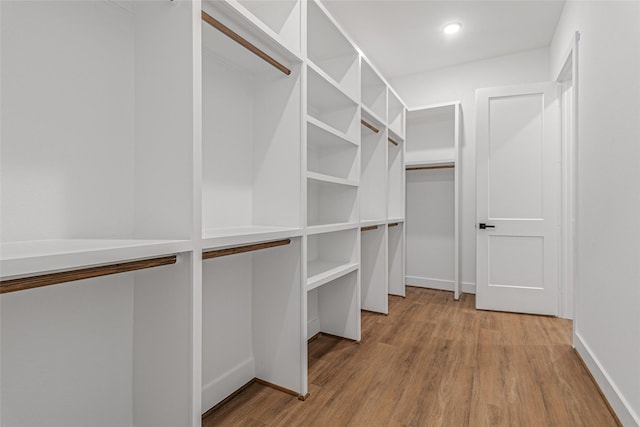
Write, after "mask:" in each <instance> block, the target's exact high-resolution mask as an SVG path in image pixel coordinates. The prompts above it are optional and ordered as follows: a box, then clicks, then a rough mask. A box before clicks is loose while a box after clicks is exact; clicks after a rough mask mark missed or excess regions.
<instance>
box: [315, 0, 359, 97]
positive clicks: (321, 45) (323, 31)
mask: <svg viewBox="0 0 640 427" xmlns="http://www.w3.org/2000/svg"><path fill="white" fill-rule="evenodd" d="M307 58H308V60H309V62H311V63H313V64H315V65H316V66H317V67H318V68H320V69H321V70H322V71H323V72H324V73H326V75H327V76H328V77H329V79H330V80H332V81H333V82H335V84H337V86H338V87H339V88H340V89H341V90H342V91H343V92H344V93H346V94H347V95H348V96H349V97H351V98H352V99H356V100H357V99H360V83H359V82H360V71H359V62H360V55H359V53H358V51H357V50H356V49H355V47H354V46H353V45H352V44H351V42H350V41H349V40H348V39H347V38H346V37H345V36H344V34H343V33H342V31H340V29H339V28H338V26H337V25H336V23H335V21H334V20H333V18H332V17H331V16H330V15H329V14H328V13H327V11H326V9H325V8H324V6H322V5H321V4H320V3H319V2H318V1H317V0H309V1H307Z"/></svg>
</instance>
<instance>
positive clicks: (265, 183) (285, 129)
mask: <svg viewBox="0 0 640 427" xmlns="http://www.w3.org/2000/svg"><path fill="white" fill-rule="evenodd" d="M215 4H216V5H217V2H216V3H215ZM203 11H204V12H206V13H208V14H209V15H211V16H213V17H214V18H215V19H216V20H218V21H220V22H222V23H223V24H224V25H226V26H227V27H229V28H231V29H232V30H233V31H235V32H236V33H238V34H239V35H241V36H242V37H244V38H245V39H247V40H249V41H250V42H251V43H253V44H254V45H256V46H258V47H259V48H260V49H262V50H263V51H264V52H266V53H267V54H269V55H270V56H271V57H273V58H274V59H276V60H277V61H279V62H280V63H281V64H283V65H284V66H286V67H287V68H289V70H290V74H289V75H287V74H285V73H283V72H281V71H280V70H278V69H277V68H275V67H273V66H271V64H269V63H267V62H266V61H263V60H262V59H261V58H259V57H258V56H256V55H254V54H253V53H251V52H250V51H248V50H247V49H245V48H244V47H243V46H241V45H239V44H237V43H236V42H235V41H234V40H232V39H230V38H229V37H227V36H225V35H224V34H222V33H221V32H219V31H218V30H217V29H216V28H214V27H212V26H211V25H209V23H207V22H204V21H203V22H202V110H203V120H202V126H203V127H202V229H203V238H204V239H210V241H212V242H215V241H219V240H220V239H222V238H223V237H225V236H226V237H229V236H232V235H233V234H234V233H236V234H237V235H244V234H249V235H251V234H253V233H260V232H263V231H264V230H267V231H268V230H272V231H273V232H279V231H285V230H295V229H298V228H300V227H301V226H302V198H301V193H302V170H301V166H300V165H301V163H302V162H301V159H302V155H301V153H302V151H301V150H302V149H301V145H302V144H301V140H302V135H301V132H302V126H301V121H302V117H301V111H300V110H301V108H300V103H301V91H302V89H301V76H300V74H301V73H300V71H301V62H300V61H299V60H298V59H297V58H296V57H295V56H294V55H292V54H291V53H290V52H289V51H288V50H286V49H285V48H284V47H282V46H280V45H277V44H275V43H272V42H270V41H269V40H268V39H267V38H266V37H265V36H264V35H261V34H260V33H259V32H257V30H256V29H255V28H253V27H251V26H250V25H249V23H248V22H245V21H243V20H242V19H239V18H238V17H235V16H231V15H227V14H226V12H227V11H226V10H225V9H224V8H222V7H220V8H217V7H214V6H213V5H212V3H211V2H205V3H203Z"/></svg>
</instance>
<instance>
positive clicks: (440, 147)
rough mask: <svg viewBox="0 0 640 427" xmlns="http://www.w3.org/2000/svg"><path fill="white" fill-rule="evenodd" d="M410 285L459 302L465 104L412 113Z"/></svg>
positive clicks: (409, 141)
mask: <svg viewBox="0 0 640 427" xmlns="http://www.w3.org/2000/svg"><path fill="white" fill-rule="evenodd" d="M406 122H407V124H406V126H407V148H406V162H405V164H406V170H407V196H406V197H407V244H406V247H407V249H406V250H407V277H406V282H407V284H411V285H414V286H421V287H429V288H436V289H443V290H450V291H453V292H454V297H455V299H459V298H460V279H459V251H460V250H459V231H458V230H459V214H458V212H459V193H460V190H459V188H460V155H459V153H460V150H459V138H460V136H459V128H460V104H459V102H451V103H445V104H439V105H433V106H427V107H422V108H416V109H412V110H409V111H408V113H407V120H406Z"/></svg>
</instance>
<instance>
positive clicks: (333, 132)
mask: <svg viewBox="0 0 640 427" xmlns="http://www.w3.org/2000/svg"><path fill="white" fill-rule="evenodd" d="M307 123H309V124H311V125H313V126H315V127H317V128H318V129H321V130H323V131H325V132H327V133H329V134H331V135H333V136H335V137H336V138H339V139H340V140H342V141H344V142H345V144H352V145H355V146H360V143H359V142H358V141H356V140H355V139H353V138H350V137H349V136H347V135H346V134H345V133H342V132H340V131H339V130H337V129H335V128H333V127H332V126H329V125H328V124H326V123H324V122H323V121H321V120H318V119H316V118H315V117H313V116H310V115H307ZM307 144H308V142H307Z"/></svg>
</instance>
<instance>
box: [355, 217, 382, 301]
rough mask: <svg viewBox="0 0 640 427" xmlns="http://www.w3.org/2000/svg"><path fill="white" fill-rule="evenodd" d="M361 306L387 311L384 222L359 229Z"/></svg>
mask: <svg viewBox="0 0 640 427" xmlns="http://www.w3.org/2000/svg"><path fill="white" fill-rule="evenodd" d="M360 231H361V233H362V234H361V251H360V271H361V273H360V274H361V284H360V288H361V289H360V294H361V306H362V309H363V310H368V311H375V312H378V313H384V314H387V313H389V304H388V293H389V280H388V277H389V274H388V263H387V232H386V231H387V225H386V222H382V223H379V224H377V225H368V226H364V227H362V228H361V229H360Z"/></svg>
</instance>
